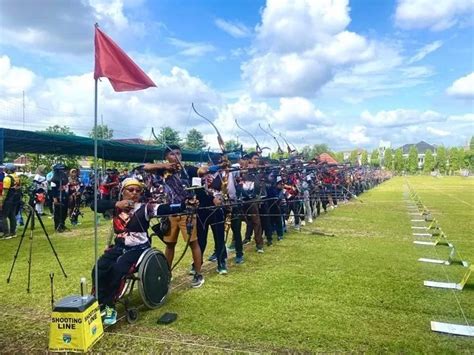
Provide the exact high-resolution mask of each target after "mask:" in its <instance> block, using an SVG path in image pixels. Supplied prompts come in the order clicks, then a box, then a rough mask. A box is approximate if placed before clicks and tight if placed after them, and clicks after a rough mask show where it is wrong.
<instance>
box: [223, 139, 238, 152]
mask: <svg viewBox="0 0 474 355" xmlns="http://www.w3.org/2000/svg"><path fill="white" fill-rule="evenodd" d="M240 147H241V144H240V143H239V142H237V141H236V140H235V139H230V140H228V141H227V142H225V150H226V151H228V152H231V151H234V150H239V149H240Z"/></svg>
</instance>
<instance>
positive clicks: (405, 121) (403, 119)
mask: <svg viewBox="0 0 474 355" xmlns="http://www.w3.org/2000/svg"><path fill="white" fill-rule="evenodd" d="M360 117H361V118H362V120H363V121H365V122H367V124H369V125H370V126H373V127H401V126H410V125H418V124H421V123H427V122H442V121H445V120H446V116H444V115H442V114H440V113H438V112H435V111H429V110H428V111H424V112H420V111H418V110H406V109H397V110H392V111H379V112H377V113H376V114H372V113H370V111H364V112H362V113H361V115H360Z"/></svg>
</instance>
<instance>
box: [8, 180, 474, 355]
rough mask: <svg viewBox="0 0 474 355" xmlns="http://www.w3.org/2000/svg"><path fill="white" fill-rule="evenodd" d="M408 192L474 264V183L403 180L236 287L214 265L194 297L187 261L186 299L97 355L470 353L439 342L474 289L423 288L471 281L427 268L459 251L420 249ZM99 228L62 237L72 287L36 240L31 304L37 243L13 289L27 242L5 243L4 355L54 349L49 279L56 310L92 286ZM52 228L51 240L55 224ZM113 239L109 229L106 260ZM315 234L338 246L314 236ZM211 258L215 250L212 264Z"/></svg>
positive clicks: (466, 342)
mask: <svg viewBox="0 0 474 355" xmlns="http://www.w3.org/2000/svg"><path fill="white" fill-rule="evenodd" d="M406 181H408V182H409V184H410V185H411V186H412V187H413V188H414V189H415V190H416V191H417V192H418V193H419V195H420V197H421V198H422V200H423V202H424V204H425V205H426V206H427V207H428V208H430V210H431V211H432V213H433V215H434V217H436V218H437V219H438V221H439V222H440V225H441V227H442V228H443V230H444V231H445V233H446V234H447V236H448V239H449V240H450V241H451V242H453V243H454V244H455V246H456V247H457V249H458V251H459V252H460V254H461V256H462V257H463V259H466V260H469V261H471V262H472V261H474V247H473V246H474V244H473V243H474V239H473V238H472V231H473V230H474V208H473V207H474V180H473V179H466V178H459V177H449V178H447V177H446V178H433V177H409V178H402V177H397V178H394V179H392V180H391V181H388V182H386V183H384V184H383V185H381V186H379V187H377V188H375V189H373V190H371V191H369V192H367V193H365V194H363V195H362V196H361V198H362V199H363V201H364V202H363V203H359V202H357V201H354V202H351V203H349V204H346V205H341V206H340V208H338V209H336V210H334V211H331V212H329V213H328V214H327V215H324V216H322V217H321V218H319V219H317V220H316V222H315V223H313V224H312V225H310V226H308V225H307V226H306V227H304V229H303V232H302V233H289V234H287V235H286V237H285V239H284V240H283V241H281V242H278V243H276V244H275V245H274V246H272V247H269V248H267V249H266V250H265V253H264V254H262V255H260V254H257V253H255V252H254V250H253V248H249V249H247V251H246V255H245V257H246V262H245V263H244V264H243V265H233V264H232V263H231V265H230V269H229V275H227V276H220V275H217V274H216V273H215V270H214V268H213V265H206V268H207V269H208V270H209V272H208V273H207V274H206V283H205V285H204V286H203V287H202V288H200V289H190V288H188V287H187V281H188V276H186V275H185V274H186V270H187V269H188V267H189V264H190V260H191V259H190V255H186V257H185V259H184V261H183V262H182V263H181V264H180V265H179V267H178V271H177V272H175V273H174V281H173V283H174V284H175V286H176V285H178V284H179V285H180V287H177V288H176V289H175V290H174V291H173V292H172V293H171V294H170V297H169V299H168V301H167V303H166V304H165V305H164V306H163V307H162V308H160V309H157V310H153V311H147V310H143V311H141V312H140V319H139V321H138V322H137V323H135V324H133V325H129V324H127V323H126V322H125V321H124V320H123V321H121V322H119V323H118V324H117V325H115V326H114V327H111V328H109V329H107V332H106V335H105V336H104V338H103V339H102V340H100V342H99V343H98V344H96V346H95V347H94V351H97V352H105V351H113V352H136V351H138V352H162V351H171V352H177V351H192V352H208V353H209V352H212V353H222V352H271V351H278V352H280V351H291V352H336V351H344V352H346V351H357V352H371V353H374V352H377V353H379V352H406V353H413V352H417V353H420V352H422V353H459V352H465V353H469V352H471V351H472V350H473V349H474V343H473V340H472V338H466V337H457V336H450V335H444V334H438V333H434V332H432V331H431V330H430V321H432V320H436V321H446V322H453V323H458V324H465V319H467V320H468V321H469V322H470V323H471V324H472V323H473V322H474V280H473V279H472V278H471V280H470V281H469V283H468V285H467V286H466V287H465V289H464V290H463V291H461V292H460V291H456V292H455V291H450V290H441V289H432V288H427V287H424V286H423V280H437V281H448V280H450V281H460V279H461V277H462V275H463V273H464V272H465V269H464V268H462V267H461V266H449V267H444V266H440V265H433V264H425V263H420V262H418V261H417V259H418V258H419V257H427V258H446V257H447V256H448V248H446V247H441V246H439V247H436V248H434V247H430V246H416V245H414V244H413V243H412V242H413V240H414V238H415V237H413V236H412V230H411V223H410V216H409V215H408V213H407V208H406V204H405V202H404V200H403V191H404V188H405V184H406ZM91 219H92V218H91V214H90V212H89V213H88V214H87V215H86V217H85V218H84V221H83V224H82V225H81V226H80V227H79V228H78V229H76V230H74V231H72V232H69V233H66V234H59V235H53V236H52V241H53V243H54V245H55V247H56V249H57V252H58V254H59V257H60V258H61V261H62V262H63V264H64V267H65V269H66V272H67V273H68V278H67V279H64V277H62V276H61V273H60V269H59V267H58V265H57V262H56V260H55V258H54V255H53V253H52V252H51V250H50V248H49V246H48V244H47V241H46V239H45V238H44V237H43V236H42V235H41V234H39V232H37V234H36V235H35V237H34V247H33V263H32V275H33V277H32V292H31V293H30V294H27V293H26V281H27V277H26V276H27V268H28V265H27V261H26V260H27V254H28V253H27V251H28V242H29V241H28V239H25V242H26V245H24V246H23V247H22V249H21V253H20V256H19V258H18V261H17V265H16V267H15V271H14V273H13V277H12V281H11V283H10V284H7V283H6V282H5V280H6V278H7V276H8V272H9V270H10V266H11V262H12V260H13V255H14V252H15V250H16V248H17V245H18V241H19V238H16V239H11V240H7V241H0V276H1V277H2V278H3V281H2V284H1V287H0V313H1V315H2V316H3V319H4V321H3V322H0V351H7V352H13V351H17V352H26V351H45V350H46V349H47V343H48V329H49V328H48V327H49V324H48V319H49V315H50V296H49V295H50V291H49V273H50V272H54V273H55V275H56V278H55V289H56V292H55V296H56V299H59V298H61V297H63V296H66V295H69V294H72V293H78V291H79V279H80V277H81V276H87V277H88V280H90V276H89V275H90V269H91V266H92V263H93V236H92V234H93V233H92V225H91V222H90V221H91ZM45 221H47V223H48V225H49V228H51V226H50V225H51V220H49V219H45ZM109 223H110V222H109ZM108 229H109V225H108V224H107V223H105V222H103V223H102V224H101V226H100V229H99V231H100V235H101V241H100V246H101V249H102V247H103V246H104V245H105V237H106V234H107V231H108ZM314 230H318V231H323V232H327V233H330V234H334V235H335V236H334V237H329V236H320V235H315V234H311V232H312V231H314ZM209 239H210V240H212V238H209ZM160 243H161V242H159V241H158V240H156V241H155V246H157V247H159V248H161V247H162V245H161V244H160ZM183 244H184V243H180V245H181V247H183ZM211 249H212V245H210V246H209V249H208V252H207V254H208V253H209V250H211ZM179 252H180V251H179V250H178V252H177V255H179ZM206 256H207V255H206ZM232 256H233V255H232ZM183 280H184V281H186V282H184V281H183ZM183 282H184V286H183V285H182V284H183ZM89 283H90V281H89ZM164 312H176V313H177V314H178V320H177V321H176V322H174V323H173V324H171V325H168V326H160V325H157V324H156V320H157V319H158V318H159V316H160V315H161V314H163V313H164Z"/></svg>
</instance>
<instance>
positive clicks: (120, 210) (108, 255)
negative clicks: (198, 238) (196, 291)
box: [92, 178, 186, 325]
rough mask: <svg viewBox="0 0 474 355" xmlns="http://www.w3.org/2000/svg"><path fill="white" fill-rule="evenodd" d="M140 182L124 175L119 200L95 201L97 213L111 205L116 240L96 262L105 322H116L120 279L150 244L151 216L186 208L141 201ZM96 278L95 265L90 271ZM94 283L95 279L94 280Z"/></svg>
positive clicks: (177, 205) (179, 205) (98, 294)
mask: <svg viewBox="0 0 474 355" xmlns="http://www.w3.org/2000/svg"><path fill="white" fill-rule="evenodd" d="M143 189H144V186H143V184H142V183H141V182H140V181H138V180H137V179H134V178H127V179H125V180H124V181H123V182H122V184H121V189H120V196H119V201H117V202H114V201H98V202H101V205H100V206H98V212H102V211H103V210H106V209H110V208H113V209H114V213H113V229H114V235H115V241H114V244H113V245H110V246H109V248H108V249H107V250H106V251H105V253H104V254H103V255H102V256H101V257H100V258H99V260H98V262H97V273H98V289H97V290H96V296H97V298H98V301H99V304H100V305H101V307H102V309H103V310H105V318H104V324H105V325H112V324H115V323H116V322H117V311H116V310H115V301H116V297H117V292H118V290H119V287H120V283H121V280H122V278H123V277H124V276H126V275H127V274H128V273H129V272H130V270H131V268H132V267H133V266H134V265H136V263H137V261H138V259H139V258H140V255H141V254H142V253H143V252H144V251H145V250H146V249H148V248H150V247H151V238H150V236H149V235H148V227H149V225H150V219H151V218H152V217H155V216H162V215H168V214H177V213H180V212H182V211H183V210H185V208H186V206H185V204H184V203H182V204H174V205H171V204H158V203H154V202H147V203H146V202H141V201H142V200H141V196H142V193H143ZM92 279H93V280H95V267H94V269H93V270H92ZM94 282H95V281H94Z"/></svg>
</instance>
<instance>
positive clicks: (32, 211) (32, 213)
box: [7, 204, 67, 293]
mask: <svg viewBox="0 0 474 355" xmlns="http://www.w3.org/2000/svg"><path fill="white" fill-rule="evenodd" d="M24 207H25V208H26V209H28V211H29V213H28V217H27V219H26V223H25V228H24V229H23V233H22V234H21V238H20V243H19V244H18V248H17V249H16V253H15V256H14V257H13V263H12V267H11V269H10V274H9V275H8V278H7V283H10V280H11V276H12V273H13V268H14V267H15V263H16V259H17V257H18V254H19V253H20V248H21V245H22V243H23V239H24V238H25V235H26V231H27V229H28V226H29V227H30V237H29V239H30V250H29V255H28V287H27V289H26V291H27V292H28V293H30V285H31V264H32V258H31V256H32V251H33V234H34V231H35V217H36V218H38V221H39V223H40V225H41V228H42V229H43V232H44V235H45V236H46V239H48V242H49V245H50V247H51V250H52V251H53V254H54V256H55V257H56V260H57V261H58V264H59V267H60V268H61V271H62V273H63V275H64V277H65V278H67V275H66V272H65V271H64V268H63V265H62V264H61V261H60V260H59V257H58V254H57V253H56V250H55V249H54V246H53V243H51V239H50V238H49V235H48V232H47V231H46V228H45V227H44V224H43V221H42V219H41V216H40V215H39V213H38V211H36V209H35V208H34V207H32V206H30V205H27V204H25V206H24Z"/></svg>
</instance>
